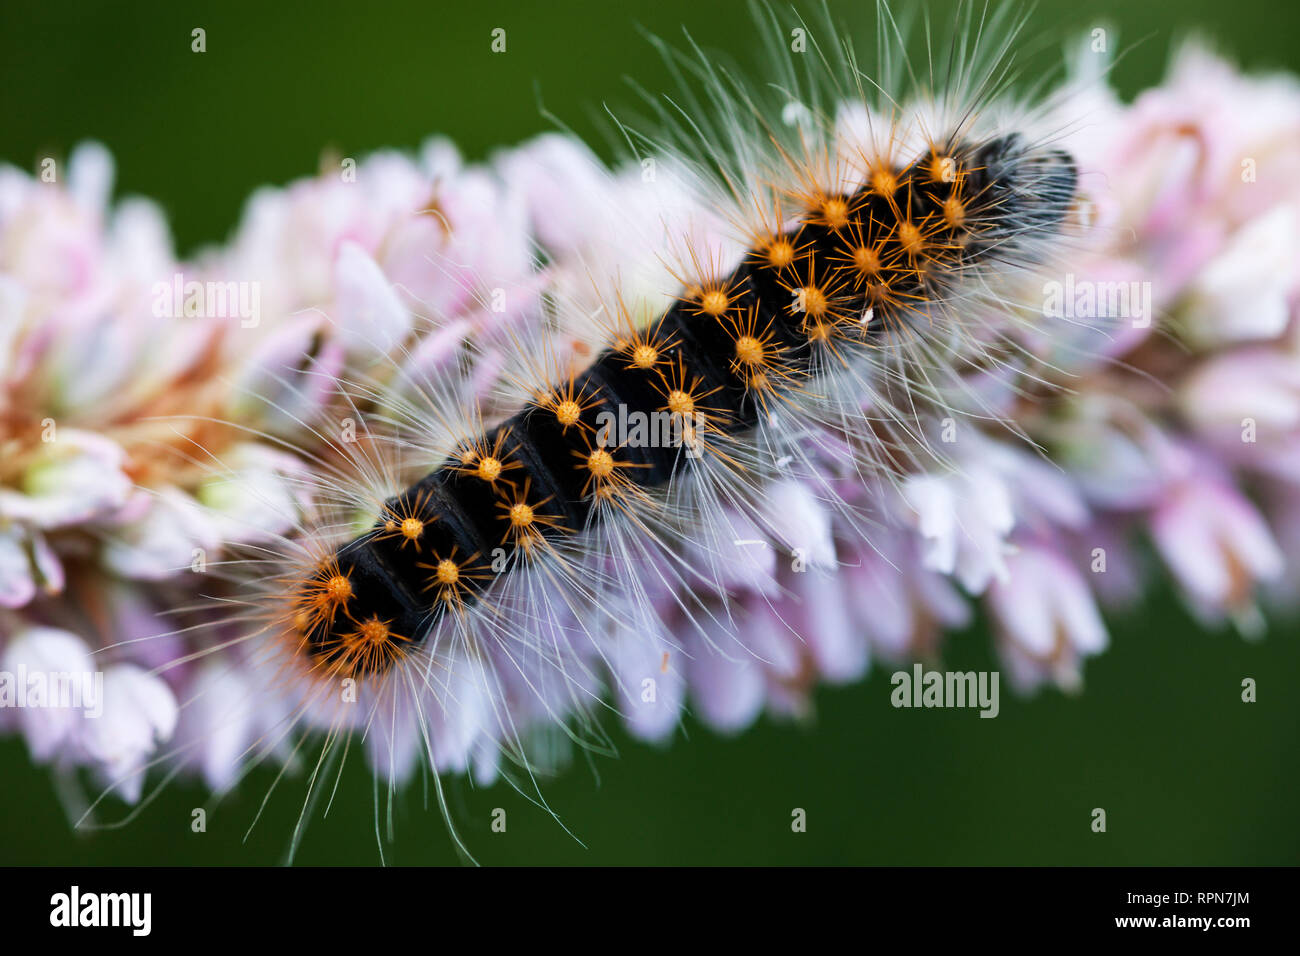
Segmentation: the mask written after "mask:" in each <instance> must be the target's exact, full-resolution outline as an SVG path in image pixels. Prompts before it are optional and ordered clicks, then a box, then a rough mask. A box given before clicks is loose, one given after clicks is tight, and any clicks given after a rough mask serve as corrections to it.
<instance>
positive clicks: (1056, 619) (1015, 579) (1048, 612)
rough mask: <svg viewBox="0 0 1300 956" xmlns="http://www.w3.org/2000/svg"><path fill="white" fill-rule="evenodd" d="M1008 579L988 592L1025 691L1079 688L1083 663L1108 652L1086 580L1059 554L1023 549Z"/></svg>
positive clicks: (1011, 662)
mask: <svg viewBox="0 0 1300 956" xmlns="http://www.w3.org/2000/svg"><path fill="white" fill-rule="evenodd" d="M1007 565H1008V575H1007V577H1006V579H1005V580H1003V581H998V582H995V583H994V584H993V585H992V586H991V587H990V588H989V592H988V605H989V610H990V612H991V613H992V615H993V618H994V621H995V623H996V625H997V630H998V634H999V635H1000V637H1001V638H1002V640H1001V643H1000V644H999V647H1000V648H1001V650H1002V652H1003V657H1004V660H1006V662H1007V663H1008V665H1009V666H1010V667H1011V674H1012V677H1013V679H1015V680H1016V682H1017V683H1018V684H1020V685H1021V686H1033V685H1035V684H1037V683H1040V682H1042V681H1044V680H1050V681H1054V682H1056V683H1058V684H1061V685H1062V686H1065V687H1073V686H1076V685H1077V684H1078V683H1079V679H1080V661H1081V659H1082V658H1083V657H1086V656H1090V655H1093V654H1098V653H1100V652H1101V651H1103V650H1105V649H1106V644H1107V636H1106V628H1105V625H1103V624H1102V621H1101V615H1100V614H1099V613H1098V611H1097V606H1096V603H1095V602H1094V600H1093V597H1092V594H1091V593H1090V592H1089V588H1088V584H1087V582H1085V581H1084V579H1083V577H1082V576H1081V575H1080V573H1079V571H1077V570H1076V569H1075V568H1074V567H1073V566H1072V565H1071V564H1070V562H1068V561H1066V560H1065V558H1064V557H1063V556H1061V555H1060V554H1059V553H1058V552H1057V551H1056V550H1055V549H1053V548H1051V547H1048V546H1044V545H1040V544H1029V543H1024V544H1021V545H1020V547H1019V549H1018V551H1017V552H1016V554H1015V555H1013V556H1012V557H1010V558H1008V559H1007Z"/></svg>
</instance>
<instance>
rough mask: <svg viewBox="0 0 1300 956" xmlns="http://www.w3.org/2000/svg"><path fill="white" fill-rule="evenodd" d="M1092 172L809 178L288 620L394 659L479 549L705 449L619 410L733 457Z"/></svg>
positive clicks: (543, 534)
mask: <svg viewBox="0 0 1300 956" xmlns="http://www.w3.org/2000/svg"><path fill="white" fill-rule="evenodd" d="M1075 178H1076V174H1075V168H1074V164H1073V161H1072V160H1071V159H1070V157H1069V156H1068V155H1066V154H1065V153H1063V152H1060V151H1059V150H1050V149H1047V150H1044V149H1033V148H1031V147H1030V146H1028V145H1027V144H1026V143H1025V141H1024V140H1023V139H1022V138H1021V137H1019V136H1018V135H1007V136H1000V137H997V138H994V139H991V140H988V141H984V142H981V143H966V142H962V141H960V140H959V139H956V138H954V139H953V140H952V141H946V142H945V141H936V142H934V143H933V144H932V146H931V148H929V149H928V150H926V151H925V152H924V153H923V154H922V155H921V156H920V157H919V158H917V159H916V160H915V162H913V163H912V164H911V165H907V166H899V165H894V164H891V163H887V162H883V161H878V160H871V161H868V162H866V173H865V176H864V179H863V182H862V185H861V186H860V187H859V188H857V189H856V190H854V191H852V192H835V191H833V190H826V191H819V190H817V189H815V188H811V187H810V188H806V189H805V190H804V191H803V192H802V193H801V194H799V196H798V197H796V198H799V200H800V203H801V207H800V209H801V217H800V218H797V219H796V220H794V224H793V225H789V224H788V223H789V221H787V220H784V219H783V218H782V215H781V213H780V211H779V210H777V209H773V210H769V211H767V212H766V213H762V214H761V215H762V217H763V218H764V219H765V221H766V222H767V223H768V225H767V226H766V227H764V228H763V229H762V230H760V231H758V232H755V233H753V234H752V235H753V238H752V240H751V242H750V245H749V249H748V251H747V252H746V253H745V254H744V256H743V257H742V258H741V260H740V264H739V265H738V266H736V267H735V268H734V269H731V270H730V271H728V270H727V269H725V268H719V267H712V266H709V265H701V263H699V262H698V261H694V254H692V256H691V258H692V260H693V261H692V271H690V272H689V273H688V274H686V275H682V276H678V277H677V278H678V281H679V282H680V286H681V292H680V294H679V297H678V299H677V300H676V302H675V303H674V304H673V305H672V306H671V307H670V308H668V309H667V310H666V311H665V312H664V313H662V314H661V315H659V316H658V317H657V318H656V319H655V320H654V321H653V322H651V323H649V324H648V325H647V326H646V327H644V328H639V327H637V326H636V325H635V324H634V323H633V322H632V321H631V319H630V317H629V313H628V312H627V310H626V309H623V308H622V304H621V303H620V309H619V313H620V315H621V317H622V320H623V326H624V327H622V328H620V330H619V331H618V332H617V334H616V335H615V337H614V339H613V342H612V344H611V345H610V347H608V348H606V349H605V350H604V351H603V352H601V353H599V354H597V355H595V356H594V358H592V359H591V361H590V363H589V364H588V365H587V366H586V368H585V369H583V370H581V371H574V372H573V373H571V374H570V375H569V377H568V380H567V382H563V383H561V384H557V385H554V386H551V387H549V388H547V389H544V390H542V391H540V392H538V393H536V394H535V396H534V398H533V399H532V400H531V401H530V402H529V403H528V404H527V405H526V406H525V407H524V408H522V409H520V410H519V411H518V412H516V413H515V414H513V415H511V416H510V417H508V418H507V419H506V420H505V421H502V422H501V423H499V424H497V425H496V426H494V427H492V428H490V429H487V430H486V431H485V432H484V433H483V434H481V435H479V436H477V437H475V438H473V439H472V440H471V441H470V442H468V443H467V444H466V445H465V446H464V447H463V449H462V451H461V452H460V453H459V454H457V455H453V456H452V457H451V458H449V459H448V460H447V461H445V462H443V463H442V464H441V465H440V466H439V467H437V468H435V469H434V470H433V471H431V472H429V473H428V474H427V475H425V476H424V477H423V478H421V479H420V480H419V481H418V482H416V483H415V484H413V485H412V486H410V487H409V488H407V489H405V490H404V491H402V492H401V493H400V494H399V495H397V496H395V497H394V498H393V499H390V500H389V501H388V502H386V503H385V505H384V509H383V512H382V514H381V515H380V516H379V518H378V520H377V522H376V524H375V526H374V527H373V528H372V529H371V530H370V531H369V532H367V533H365V534H363V535H361V536H359V537H357V538H355V539H354V540H352V541H350V542H348V543H347V544H346V545H344V546H343V547H342V548H340V549H339V550H338V552H337V553H336V555H335V556H334V557H333V558H332V559H331V560H330V561H329V562H327V563H326V565H323V566H322V567H321V568H320V569H318V570H317V571H316V572H315V573H314V575H312V576H311V577H310V578H309V580H308V581H307V582H306V583H305V584H304V585H302V587H301V588H300V589H299V593H298V594H297V595H296V596H295V597H294V598H293V599H292V609H293V613H292V615H291V617H292V620H293V622H294V629H295V630H296V632H297V633H298V634H299V636H300V637H301V639H302V642H303V644H304V645H305V647H306V652H307V654H308V655H309V656H311V657H313V658H315V659H316V660H317V661H318V662H319V663H320V664H321V665H322V666H324V667H326V668H328V669H330V671H331V672H333V673H344V672H347V673H349V674H355V675H367V676H368V675H378V674H382V673H383V672H384V670H385V669H386V668H387V667H391V666H392V664H393V663H394V662H396V661H397V660H400V659H401V657H402V655H404V654H406V653H408V652H409V650H410V648H411V647H413V646H417V645H419V644H421V643H422V642H423V641H425V640H426V639H427V638H428V636H429V634H430V633H431V632H432V631H433V630H434V629H435V628H436V627H437V626H438V622H439V621H440V620H441V619H443V618H444V617H445V616H446V615H447V612H448V611H449V610H450V611H451V612H452V613H453V614H457V615H463V614H465V613H467V612H468V611H469V610H470V609H471V608H473V607H474V606H475V605H476V604H477V603H478V602H480V601H481V600H483V598H484V596H485V592H486V591H487V590H488V589H489V588H490V587H492V585H493V581H494V580H495V579H496V578H498V577H499V575H498V574H493V573H487V572H486V571H485V570H484V569H483V568H480V567H478V565H477V564H476V562H477V560H478V556H479V555H484V556H489V555H491V556H493V558H492V567H493V570H500V568H499V567H498V561H497V560H496V556H497V555H504V556H505V557H506V558H513V557H515V556H516V555H517V554H521V556H522V557H524V558H528V559H538V560H543V559H545V558H546V557H547V556H548V555H554V550H553V549H551V548H549V544H550V543H551V542H553V541H554V540H556V539H558V538H559V537H560V536H562V535H571V534H579V533H582V532H583V531H584V530H588V529H590V527H591V526H592V525H593V524H594V523H597V522H601V521H605V520H609V516H610V515H611V514H615V513H619V512H622V513H626V514H630V515H634V516H639V515H636V514H635V512H636V510H637V509H639V508H643V507H644V506H645V504H646V503H647V502H648V501H649V498H648V495H649V494H650V493H651V492H652V491H654V490H656V489H664V488H666V487H667V486H668V485H669V483H670V482H673V481H678V480H685V479H689V478H690V477H691V474H692V469H694V468H695V467H696V464H697V461H698V459H699V456H698V455H687V454H683V453H682V447H681V444H680V443H676V444H675V443H673V442H644V443H642V442H638V443H635V444H634V443H631V442H624V443H610V444H602V443H601V441H600V440H599V436H600V434H601V427H602V420H601V416H602V415H609V414H613V413H616V412H617V413H619V414H626V415H630V414H633V413H636V414H641V415H646V416H652V415H661V416H662V415H665V414H666V415H669V416H672V417H673V418H675V419H676V420H678V421H681V422H683V423H685V424H684V427H683V429H682V430H683V433H684V434H687V435H689V441H690V443H691V444H692V447H693V448H696V449H698V448H701V447H702V448H703V449H704V450H705V451H706V452H711V453H712V454H713V455H714V457H715V458H718V457H725V452H724V451H723V450H721V447H720V445H718V444H717V443H716V442H713V441H706V440H705V437H706V436H705V435H704V434H702V433H703V432H707V433H708V436H707V437H708V438H709V439H722V438H730V437H735V436H742V435H744V434H745V433H748V432H751V431H753V430H755V429H757V428H759V427H760V426H762V425H763V423H764V422H765V421H766V420H767V418H768V417H769V416H770V415H771V414H772V413H773V411H774V410H775V409H776V408H777V407H779V405H780V403H783V402H784V403H792V402H793V401H794V400H795V398H796V397H797V396H799V395H801V394H805V389H806V388H807V387H808V386H812V385H814V384H815V383H816V381H817V379H818V378H819V376H822V375H824V374H830V373H831V372H833V371H834V367H835V366H843V365H847V364H848V363H849V362H850V361H851V360H852V359H853V357H854V355H855V354H857V352H859V351H861V350H863V349H864V348H865V347H867V346H869V345H871V343H873V342H875V341H877V340H879V339H880V338H881V337H882V336H884V335H885V334H886V333H887V332H889V331H897V330H906V329H908V328H911V327H913V326H923V325H924V324H926V323H930V322H935V321H942V318H943V313H942V312H937V313H936V311H935V310H933V309H932V308H931V306H932V304H934V303H935V302H939V301H942V297H943V295H944V292H945V290H946V289H947V287H948V286H950V285H952V284H953V283H955V282H956V281H957V280H958V279H959V278H960V277H961V276H962V275H963V273H964V272H965V271H966V270H967V269H969V268H970V267H971V266H973V265H976V264H979V263H980V262H981V261H984V260H992V259H995V258H996V257H1004V256H1006V255H1007V254H1008V253H1009V252H1012V251H1014V250H1015V249H1016V247H1017V243H1019V242H1021V241H1022V240H1023V238H1024V237H1026V236H1032V235H1033V234H1034V233H1035V232H1038V231H1042V230H1046V229H1053V228H1055V227H1056V226H1057V225H1058V224H1059V223H1060V222H1061V221H1062V220H1063V219H1064V218H1065V215H1066V213H1067V210H1068V209H1069V207H1070V204H1071V202H1072V200H1073V196H1074V190H1075ZM790 195H793V194H785V195H784V196H783V197H782V199H781V200H780V201H782V202H786V201H788V200H789V196H790ZM773 223H781V225H779V226H774V225H772V224H773ZM827 356H833V357H834V358H835V359H837V361H836V362H835V363H830V362H827V361H826V357H827ZM611 503H613V504H616V505H617V507H614V508H610V507H605V506H606V505H609V504H611ZM457 555H472V556H474V557H471V558H469V559H466V560H464V561H460V560H458V559H457V557H456V556H457ZM507 564H509V562H507ZM509 566H510V567H513V566H514V565H513V564H509Z"/></svg>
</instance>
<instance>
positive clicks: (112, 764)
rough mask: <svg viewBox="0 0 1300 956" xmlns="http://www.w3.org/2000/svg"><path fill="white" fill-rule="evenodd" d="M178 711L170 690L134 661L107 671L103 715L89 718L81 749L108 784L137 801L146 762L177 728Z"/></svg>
mask: <svg viewBox="0 0 1300 956" xmlns="http://www.w3.org/2000/svg"><path fill="white" fill-rule="evenodd" d="M177 714H178V709H177V705H176V698H175V696H174V695H173V694H172V691H171V688H169V687H168V686H167V683H166V682H165V681H164V680H163V679H162V678H160V677H156V676H154V675H152V674H149V673H147V672H146V671H143V670H141V669H140V668H138V667H136V666H134V665H132V664H117V665H114V666H113V667H110V668H108V670H106V671H105V672H104V713H103V714H102V715H101V716H100V717H99V718H98V719H95V720H87V721H86V722H85V725H84V726H83V729H82V731H81V747H82V748H83V749H84V751H85V753H86V754H87V756H88V757H89V758H90V759H91V760H93V761H94V766H95V769H96V770H97V772H98V774H99V776H100V777H101V778H102V779H103V780H104V782H105V783H106V784H107V785H109V786H111V787H112V788H113V789H114V790H116V791H117V792H118V793H120V794H121V795H122V798H123V799H124V800H126V801H127V802H130V803H134V802H135V801H136V800H137V799H139V796H140V791H141V789H142V788H143V786H144V775H145V766H146V764H147V762H148V759H149V757H150V756H151V755H152V754H153V753H154V750H155V748H157V746H158V745H159V744H160V743H163V742H165V741H167V740H168V739H170V737H171V735H172V732H173V731H174V730H175V729H176V719H177Z"/></svg>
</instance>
